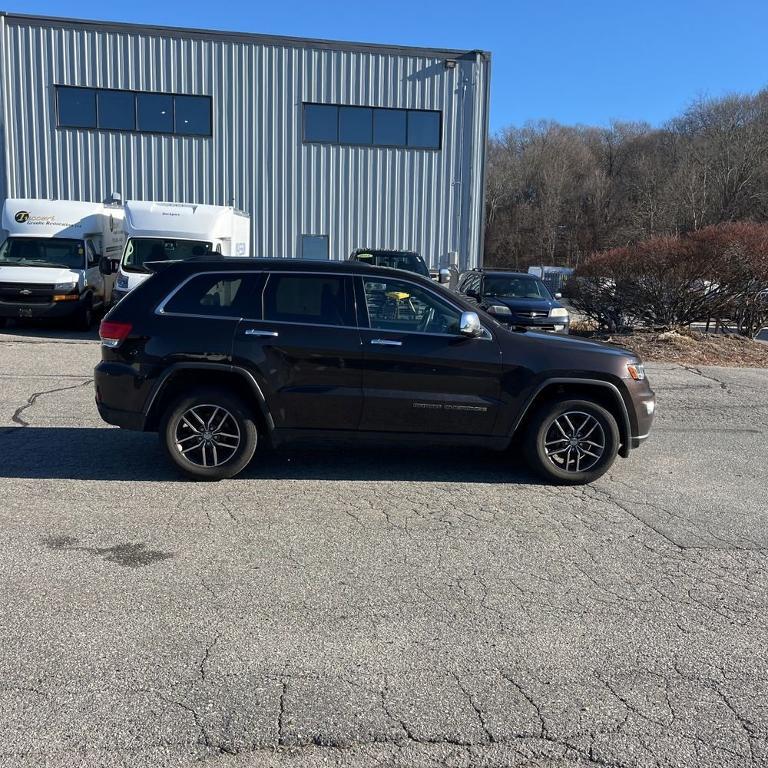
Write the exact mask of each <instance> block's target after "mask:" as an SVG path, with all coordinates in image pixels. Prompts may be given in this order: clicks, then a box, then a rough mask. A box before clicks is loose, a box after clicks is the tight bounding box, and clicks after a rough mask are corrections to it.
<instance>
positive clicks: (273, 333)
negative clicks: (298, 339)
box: [245, 328, 279, 336]
mask: <svg viewBox="0 0 768 768" xmlns="http://www.w3.org/2000/svg"><path fill="white" fill-rule="evenodd" d="M245 335H246V336H278V335H279V334H278V332H277V331H260V330H259V329H258V328H248V329H247V330H246V331H245Z"/></svg>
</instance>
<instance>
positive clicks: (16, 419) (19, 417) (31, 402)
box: [0, 378, 93, 434]
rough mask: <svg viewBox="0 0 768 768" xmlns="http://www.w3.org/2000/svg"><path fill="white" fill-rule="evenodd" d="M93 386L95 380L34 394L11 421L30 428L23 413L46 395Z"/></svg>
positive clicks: (10, 428) (19, 408)
mask: <svg viewBox="0 0 768 768" xmlns="http://www.w3.org/2000/svg"><path fill="white" fill-rule="evenodd" d="M91 384H93V379H92V378H90V379H86V380H85V381H82V382H80V384H70V385H69V386H66V387H55V388H54V389H45V390H43V391H41V392H33V393H32V394H31V395H30V396H29V397H28V398H27V402H26V403H24V405H20V406H19V407H18V408H17V409H16V410H15V411H14V412H13V416H11V421H12V422H13V423H14V424H18V426H19V427H28V426H29V422H28V421H27V420H26V419H24V418H23V417H22V415H21V414H22V413H24V411H26V410H27V409H28V408H31V407H32V406H33V405H34V404H35V403H36V402H37V400H38V399H39V398H41V397H44V396H45V395H53V394H56V393H57V392H66V391H67V390H70V389H81V388H82V387H87V386H90V385H91ZM17 428H18V427H6V428H5V429H3V430H2V431H1V432H0V434H6V433H8V432H14V431H16V429H17Z"/></svg>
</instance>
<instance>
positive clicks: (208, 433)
mask: <svg viewBox="0 0 768 768" xmlns="http://www.w3.org/2000/svg"><path fill="white" fill-rule="evenodd" d="M193 409H194V410H193ZM215 409H218V413H216V412H215ZM224 412H226V414H227V415H228V417H229V418H230V419H231V421H230V420H227V421H226V422H223V423H225V426H224V427H222V428H221V430H220V432H219V433H216V432H215V429H216V427H217V422H218V420H219V419H221V418H223V417H224ZM185 416H186V421H185V420H184V419H185ZM209 416H210V419H209ZM193 422H194V424H195V427H196V429H197V431H198V433H199V435H200V436H199V437H197V436H196V435H195V431H194V430H193V429H192V428H191V426H190V425H191V424H192V423H193ZM224 430H227V431H226V432H225V431H224ZM159 433H160V444H161V445H162V447H163V450H164V451H165V453H166V455H167V456H168V458H169V459H170V460H171V462H172V463H173V464H174V465H175V466H176V467H177V468H178V469H180V470H181V471H182V472H183V473H184V474H185V475H187V476H188V477H193V478H195V479H197V480H223V479H224V478H227V477H234V476H235V475H237V474H238V473H240V472H242V471H243V469H245V467H247V466H248V463H249V462H250V461H251V459H252V458H253V454H254V452H255V451H256V445H257V442H258V429H257V427H256V421H255V419H254V417H253V414H252V412H251V411H250V409H249V408H248V407H247V406H246V405H245V403H243V401H242V400H241V399H240V398H239V397H237V396H236V395H233V394H231V393H230V392H227V391H226V390H223V389H215V388H208V387H206V388H202V387H201V388H199V389H194V390H192V391H190V392H187V393H185V394H184V395H181V396H180V397H178V398H176V399H175V400H174V401H173V402H171V403H170V405H169V406H168V408H167V409H166V411H165V413H164V414H163V416H162V419H161V421H160V430H159ZM222 435H223V436H222ZM217 438H218V441H217ZM234 443H237V447H236V448H235V449H234V450H232V451H231V452H230V450H229V449H230V448H232V447H233V446H232V444H234ZM185 446H186V447H185ZM182 450H183V451H184V453H182ZM214 460H215V461H218V462H220V463H219V464H217V465H214ZM204 463H205V464H208V465H209V466H204Z"/></svg>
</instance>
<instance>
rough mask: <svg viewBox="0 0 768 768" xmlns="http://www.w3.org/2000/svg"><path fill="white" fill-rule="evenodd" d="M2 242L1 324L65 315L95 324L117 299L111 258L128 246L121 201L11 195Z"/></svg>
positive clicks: (85, 324)
mask: <svg viewBox="0 0 768 768" xmlns="http://www.w3.org/2000/svg"><path fill="white" fill-rule="evenodd" d="M2 226H3V229H4V230H5V231H6V232H7V233H8V236H7V238H6V239H5V240H4V241H3V243H2V245H0V324H4V323H5V321H6V320H8V319H11V318H15V319H25V318H60V319H67V320H71V321H74V322H75V323H76V324H77V325H78V326H79V327H81V328H83V329H87V328H90V326H91V324H92V322H93V317H94V313H96V312H98V311H100V310H102V309H104V308H105V307H106V306H107V305H108V304H109V303H110V301H111V298H112V285H113V282H114V280H113V278H111V277H110V272H111V271H112V270H111V269H110V268H109V266H108V263H109V262H110V260H111V259H113V258H114V257H115V256H116V254H118V253H120V252H121V251H122V248H123V244H124V241H125V237H124V234H123V213H122V207H121V206H119V205H114V206H113V205H107V204H102V203H87V202H78V201H73V200H33V199H14V198H9V199H7V200H6V201H5V203H4V205H3V211H2Z"/></svg>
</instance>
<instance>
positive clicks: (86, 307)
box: [75, 295, 93, 331]
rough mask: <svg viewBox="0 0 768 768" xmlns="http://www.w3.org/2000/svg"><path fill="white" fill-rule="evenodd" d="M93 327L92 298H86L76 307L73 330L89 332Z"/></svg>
mask: <svg viewBox="0 0 768 768" xmlns="http://www.w3.org/2000/svg"><path fill="white" fill-rule="evenodd" d="M92 327H93V297H92V296H90V295H89V296H88V297H87V298H85V299H84V300H83V303H82V305H81V306H80V307H78V310H77V314H76V315H75V328H77V330H78V331H90V330H91V328H92Z"/></svg>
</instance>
